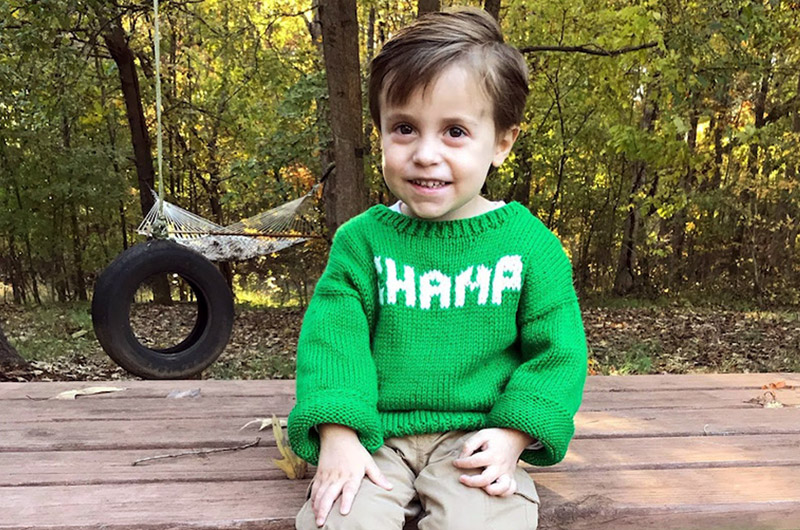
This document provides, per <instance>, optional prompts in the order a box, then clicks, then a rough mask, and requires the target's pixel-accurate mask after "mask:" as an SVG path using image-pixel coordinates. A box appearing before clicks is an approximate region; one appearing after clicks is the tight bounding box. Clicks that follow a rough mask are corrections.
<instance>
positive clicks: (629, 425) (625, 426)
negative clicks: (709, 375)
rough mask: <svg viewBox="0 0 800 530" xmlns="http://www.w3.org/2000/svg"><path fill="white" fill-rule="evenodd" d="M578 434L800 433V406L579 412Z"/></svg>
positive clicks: (578, 436)
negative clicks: (734, 409)
mask: <svg viewBox="0 0 800 530" xmlns="http://www.w3.org/2000/svg"><path fill="white" fill-rule="evenodd" d="M575 427H576V434H575V437H576V438H631V437H654V436H655V437H658V436H730V435H734V434H797V433H800V408H780V409H764V408H762V409H741V410H736V411H732V412H730V413H728V414H721V413H720V412H719V411H717V410H693V411H684V410H650V409H633V410H615V411H605V412H578V414H577V415H576V416H575Z"/></svg>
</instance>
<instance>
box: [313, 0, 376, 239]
mask: <svg viewBox="0 0 800 530" xmlns="http://www.w3.org/2000/svg"><path fill="white" fill-rule="evenodd" d="M319 14H320V21H321V23H322V46H323V52H324V56H325V71H326V73H327V78H328V93H329V105H330V114H331V133H332V134H333V139H334V140H333V149H334V158H335V161H336V171H335V173H334V174H333V175H331V177H330V178H328V180H327V183H326V185H325V191H324V196H325V213H326V216H325V217H326V219H325V222H326V224H327V226H328V230H329V233H330V236H331V237H332V236H333V234H334V233H335V232H336V230H337V229H338V228H339V227H340V226H341V225H342V224H343V223H344V222H345V221H347V220H348V219H350V218H351V217H353V216H355V215H357V214H359V213H361V212H362V211H364V210H365V209H366V208H367V189H366V184H365V182H364V161H363V160H364V143H363V138H362V132H363V128H362V120H361V114H362V109H361V74H360V71H359V59H358V20H357V15H356V1H355V0H332V1H331V2H325V3H324V5H320V6H319ZM323 169H324V168H323Z"/></svg>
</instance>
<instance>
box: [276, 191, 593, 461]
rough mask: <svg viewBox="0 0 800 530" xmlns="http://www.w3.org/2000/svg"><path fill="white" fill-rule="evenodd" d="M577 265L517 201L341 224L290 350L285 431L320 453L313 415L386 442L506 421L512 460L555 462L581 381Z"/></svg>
mask: <svg viewBox="0 0 800 530" xmlns="http://www.w3.org/2000/svg"><path fill="white" fill-rule="evenodd" d="M586 360H587V355H586V339H585V336H584V331H583V324H582V322H581V316H580V309H579V307H578V300H577V297H576V295H575V290H574V288H573V286H572V268H571V266H570V263H569V259H568V258H567V256H566V254H565V253H564V251H563V249H562V247H561V243H560V242H559V240H558V238H557V237H556V236H555V235H553V233H552V232H550V231H549V230H548V229H547V227H545V226H544V224H543V223H542V222H541V221H539V220H538V219H537V218H536V217H534V216H533V215H532V214H531V213H530V212H529V211H528V210H527V209H526V208H525V207H524V206H523V205H521V204H519V203H516V202H512V203H510V204H508V205H506V206H503V207H501V208H499V209H496V210H492V211H490V212H488V213H484V214H482V215H479V216H477V217H472V218H469V219H460V220H456V221H441V222H432V221H424V220H420V219H416V218H412V217H407V216H405V215H403V214H401V213H397V212H394V211H392V210H390V209H389V208H387V207H386V206H383V205H377V206H374V207H372V208H370V209H369V210H367V211H366V212H364V213H363V214H361V215H358V216H357V217H354V218H353V219H351V220H350V221H348V222H347V223H345V224H344V225H342V226H341V227H340V228H339V230H338V231H337V232H336V236H335V237H334V240H333V246H332V247H331V252H330V257H329V259H328V265H327V267H326V269H325V272H324V273H323V275H322V277H321V278H320V280H319V282H318V283H317V286H316V289H315V291H314V295H313V297H312V299H311V302H310V303H309V306H308V310H307V311H306V314H305V318H304V320H303V327H302V330H301V332H300V339H299V343H298V345H297V404H296V406H295V407H294V409H293V410H292V412H291V414H290V415H289V440H290V442H291V444H292V448H293V449H294V451H295V452H296V453H297V455H298V456H300V457H301V458H303V459H304V460H307V461H308V462H310V463H312V464H316V463H317V461H318V459H319V447H320V441H319V434H318V432H317V429H316V428H315V427H316V426H317V425H319V424H321V423H338V424H341V425H346V426H348V427H351V428H352V429H354V430H355V431H356V432H357V433H358V436H359V439H360V440H361V443H362V444H363V445H364V447H366V448H367V450H369V451H370V452H374V451H376V450H378V448H380V447H381V445H383V440H384V438H389V437H392V436H405V435H411V434H423V433H432V432H442V431H451V430H457V429H463V430H476V429H482V428H487V427H512V428H514V429H518V430H520V431H523V432H526V433H528V434H530V435H531V436H533V437H534V438H536V439H537V440H539V441H540V442H541V444H542V446H541V448H540V449H537V450H530V449H527V450H525V451H524V452H523V453H522V456H521V458H522V459H523V460H524V461H526V462H528V463H530V464H534V465H541V466H546V465H552V464H555V463H557V462H559V461H561V460H562V459H563V458H564V455H565V453H566V451H567V446H568V445H569V441H570V439H571V438H572V435H573V433H574V425H573V417H574V415H575V412H576V411H577V410H578V407H579V405H580V402H581V396H582V392H583V384H584V382H585V379H586Z"/></svg>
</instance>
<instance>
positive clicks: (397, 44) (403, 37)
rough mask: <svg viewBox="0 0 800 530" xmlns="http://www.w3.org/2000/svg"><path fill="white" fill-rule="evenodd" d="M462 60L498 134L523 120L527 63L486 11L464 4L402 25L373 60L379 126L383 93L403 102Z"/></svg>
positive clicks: (372, 103)
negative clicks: (486, 101)
mask: <svg viewBox="0 0 800 530" xmlns="http://www.w3.org/2000/svg"><path fill="white" fill-rule="evenodd" d="M458 63H461V64H463V65H465V66H466V67H467V69H468V70H470V71H471V72H472V73H473V74H475V75H477V78H478V79H479V80H480V81H481V83H480V85H481V88H482V89H483V90H484V92H485V93H486V95H487V96H488V97H489V100H490V101H491V102H492V106H493V119H494V124H495V129H496V132H497V133H500V132H501V131H505V130H507V129H509V128H511V127H512V126H514V125H518V124H519V123H520V122H521V121H522V116H523V112H524V110H525V100H526V98H527V96H528V67H527V65H526V64H525V59H524V58H523V57H522V54H521V53H520V52H519V50H517V49H516V48H514V47H512V46H509V45H508V44H505V42H504V40H503V34H502V33H501V31H500V26H499V25H498V24H497V21H495V19H494V18H492V16H491V15H489V14H488V13H487V12H486V11H484V10H482V9H476V8H462V9H458V10H453V11H442V12H436V13H428V14H426V15H423V16H421V17H419V18H418V19H417V20H416V21H415V22H413V23H412V24H410V25H408V26H406V27H405V28H403V29H401V30H400V31H399V32H398V33H397V34H396V35H394V36H393V37H392V38H391V39H389V40H388V41H387V42H386V44H384V45H383V48H382V49H381V51H380V53H379V54H378V55H376V56H375V58H374V59H373V60H372V63H371V64H370V78H369V111H370V114H371V115H372V120H373V121H374V122H375V124H376V125H377V126H378V127H380V119H381V113H380V101H379V100H380V95H381V91H382V90H383V89H384V88H385V89H386V101H387V102H389V103H391V104H392V105H403V104H404V103H406V101H408V97H409V96H410V95H411V94H412V93H413V92H414V91H415V90H417V89H418V88H420V87H421V88H422V89H423V90H425V88H427V87H428V85H430V83H431V82H433V81H435V80H436V77H437V76H438V75H439V74H440V73H441V72H443V71H444V70H445V69H446V68H447V67H449V66H451V65H453V64H458Z"/></svg>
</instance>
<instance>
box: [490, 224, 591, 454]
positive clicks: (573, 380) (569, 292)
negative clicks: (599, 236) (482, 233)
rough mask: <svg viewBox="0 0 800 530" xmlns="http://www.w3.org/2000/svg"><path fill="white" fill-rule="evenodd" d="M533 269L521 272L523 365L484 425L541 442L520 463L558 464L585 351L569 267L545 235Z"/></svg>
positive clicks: (577, 394) (575, 402) (551, 237)
mask: <svg viewBox="0 0 800 530" xmlns="http://www.w3.org/2000/svg"><path fill="white" fill-rule="evenodd" d="M548 236H549V237H548V238H547V239H548V241H547V242H546V244H545V245H544V246H545V247H546V248H545V249H543V250H542V251H541V252H537V255H536V257H535V259H529V260H528V262H529V263H531V262H533V263H536V267H535V268H533V267H529V268H531V269H535V270H528V271H526V273H525V283H524V284H523V288H522V293H521V299H520V307H519V311H518V314H517V327H518V332H519V346H520V351H521V355H522V358H523V363H522V364H521V365H520V366H519V367H518V368H517V369H516V370H515V371H514V373H513V374H512V376H511V379H510V380H509V382H508V384H507V385H506V388H505V389H504V391H503V393H502V394H501V396H500V398H499V399H498V400H497V402H496V403H495V405H494V407H493V408H492V410H491V412H490V413H489V424H490V425H491V426H494V427H511V428H514V429H517V430H520V431H523V432H525V433H527V434H529V435H531V436H533V437H534V438H535V439H536V440H538V441H539V442H540V443H541V446H540V448H538V449H535V450H532V449H531V448H528V449H526V450H524V451H523V452H522V455H521V459H522V460H524V461H525V462H527V463H529V464H533V465H538V466H548V465H553V464H556V463H558V462H560V461H561V460H563V458H564V456H565V455H566V452H567V447H568V445H569V442H570V440H571V439H572V436H573V434H574V431H575V427H574V422H573V418H574V416H575V413H576V412H577V410H578V407H579V406H580V403H581V399H582V395H583V385H584V383H585V381H586V369H587V366H586V365H587V347H586V337H585V334H584V329H583V322H582V320H581V314H580V308H579V305H578V299H577V296H576V294H575V289H574V287H573V285H572V267H571V265H570V263H569V258H568V257H567V256H566V254H565V253H564V250H563V249H562V248H561V244H560V242H559V241H558V239H557V238H556V237H555V236H554V235H553V234H551V233H549V234H548Z"/></svg>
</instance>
